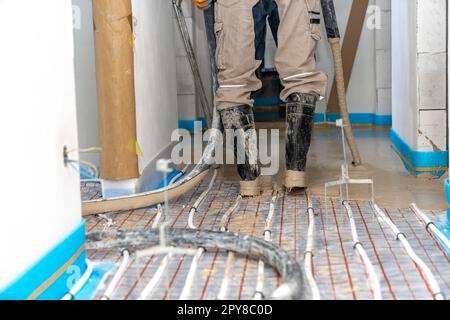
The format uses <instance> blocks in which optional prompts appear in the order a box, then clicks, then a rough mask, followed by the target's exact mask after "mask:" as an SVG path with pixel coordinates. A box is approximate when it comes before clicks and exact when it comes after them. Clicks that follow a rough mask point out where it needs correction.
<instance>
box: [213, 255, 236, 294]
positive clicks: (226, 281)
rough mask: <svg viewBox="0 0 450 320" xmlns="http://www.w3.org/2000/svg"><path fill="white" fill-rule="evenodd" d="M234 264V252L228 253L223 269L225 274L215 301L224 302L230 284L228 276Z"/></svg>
mask: <svg viewBox="0 0 450 320" xmlns="http://www.w3.org/2000/svg"><path fill="white" fill-rule="evenodd" d="M233 264H234V252H232V251H230V252H229V253H228V257H227V264H226V267H225V272H224V275H223V279H222V284H221V285H220V290H219V294H218V295H217V300H226V299H227V294H228V286H229V284H230V274H231V269H232V267H233Z"/></svg>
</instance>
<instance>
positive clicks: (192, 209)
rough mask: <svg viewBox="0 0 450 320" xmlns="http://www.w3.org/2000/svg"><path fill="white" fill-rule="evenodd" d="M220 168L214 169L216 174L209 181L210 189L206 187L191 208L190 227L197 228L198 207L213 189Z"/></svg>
mask: <svg viewBox="0 0 450 320" xmlns="http://www.w3.org/2000/svg"><path fill="white" fill-rule="evenodd" d="M218 172H219V170H217V169H216V170H214V175H213V177H212V179H211V182H210V183H209V186H208V189H206V190H205V191H204V192H203V193H202V194H201V195H200V197H199V198H198V199H197V201H196V202H195V204H194V206H193V207H192V208H191V210H190V212H189V221H188V225H189V228H190V229H194V230H195V229H197V227H196V226H195V224H194V216H195V214H196V213H197V210H198V207H199V206H200V204H201V203H202V202H203V200H205V198H206V196H207V195H208V193H209V192H210V191H211V189H212V187H213V185H214V183H215V182H216V178H217V174H218Z"/></svg>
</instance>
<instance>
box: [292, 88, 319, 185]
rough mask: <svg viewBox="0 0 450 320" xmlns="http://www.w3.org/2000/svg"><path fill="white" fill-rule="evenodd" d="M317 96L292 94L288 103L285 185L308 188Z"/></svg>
mask: <svg viewBox="0 0 450 320" xmlns="http://www.w3.org/2000/svg"><path fill="white" fill-rule="evenodd" d="M316 103H317V96H315V95H311V94H301V93H294V94H292V95H291V96H290V97H289V98H288V101H287V104H286V123H287V128H286V180H285V187H286V188H287V189H288V190H292V189H293V188H306V187H307V181H306V174H305V168H306V160H307V159H306V158H307V155H308V151H309V147H310V146H311V137H312V131H313V126H314V114H315V110H316Z"/></svg>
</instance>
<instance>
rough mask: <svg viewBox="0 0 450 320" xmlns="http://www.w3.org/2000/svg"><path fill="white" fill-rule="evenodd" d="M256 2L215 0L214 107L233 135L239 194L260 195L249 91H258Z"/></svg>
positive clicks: (259, 62)
mask: <svg viewBox="0 0 450 320" xmlns="http://www.w3.org/2000/svg"><path fill="white" fill-rule="evenodd" d="M257 3H258V0H217V2H216V7H215V9H216V23H215V28H214V29H215V32H216V38H217V52H216V62H217V68H218V70H219V76H218V78H219V88H218V90H217V93H216V105H217V108H218V110H219V113H220V115H221V118H222V123H223V126H224V128H225V129H226V130H227V131H228V132H227V134H230V131H233V133H232V134H234V135H235V136H236V138H235V139H234V140H235V149H234V152H235V157H236V159H237V160H238V164H237V166H238V173H239V175H240V177H241V179H242V182H241V190H240V192H241V195H243V196H255V195H259V193H260V189H259V184H258V178H259V175H260V168H259V164H258V155H257V154H258V150H257V139H256V130H255V122H254V117H253V111H252V106H253V101H252V100H251V98H250V95H251V92H252V91H256V90H259V89H260V88H261V82H260V81H259V80H258V78H257V77H256V74H255V70H256V69H257V68H258V67H259V65H260V64H261V61H257V60H256V59H255V22H254V16H253V8H254V7H255V5H256V4H257Z"/></svg>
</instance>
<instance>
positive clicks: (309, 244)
mask: <svg viewBox="0 0 450 320" xmlns="http://www.w3.org/2000/svg"><path fill="white" fill-rule="evenodd" d="M306 201H307V205H308V209H307V214H308V220H309V225H308V235H307V240H306V251H305V274H306V279H307V280H308V282H309V286H310V287H311V291H312V298H313V300H321V296H320V291H319V287H318V285H317V282H316V279H315V277H314V272H313V268H312V263H313V259H314V254H313V245H314V216H315V212H314V207H313V203H312V201H311V200H310V197H309V196H308V194H307V193H306Z"/></svg>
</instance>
